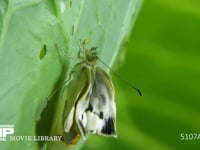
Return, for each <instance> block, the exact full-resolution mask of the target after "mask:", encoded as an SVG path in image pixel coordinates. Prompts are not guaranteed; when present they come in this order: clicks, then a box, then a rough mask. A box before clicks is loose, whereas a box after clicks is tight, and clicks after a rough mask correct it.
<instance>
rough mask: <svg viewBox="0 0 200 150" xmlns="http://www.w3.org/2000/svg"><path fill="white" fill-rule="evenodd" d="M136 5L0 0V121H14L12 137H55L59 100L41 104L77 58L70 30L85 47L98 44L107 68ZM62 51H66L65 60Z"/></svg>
mask: <svg viewBox="0 0 200 150" xmlns="http://www.w3.org/2000/svg"><path fill="white" fill-rule="evenodd" d="M140 5H141V0H125V1H114V0H111V1H106V0H102V1H98V0H93V1H92V0H90V1H89V0H69V1H64V0H63V1H57V0H55V1H48V0H44V1H42V0H41V1H40V0H32V1H31V0H30V1H25V0H24V1H23V0H15V1H9V0H8V1H0V68H1V73H0V83H1V84H0V124H13V125H14V126H15V128H14V129H15V133H14V136H23V135H30V136H34V135H42V134H48V135H49V134H50V135H51V134H53V135H57V133H58V132H57V131H60V130H61V124H60V120H61V118H57V117H59V116H60V115H61V113H62V106H63V103H64V102H62V101H57V99H55V98H54V101H50V102H48V103H47V107H46V101H45V98H46V97H48V96H49V95H51V93H52V92H53V91H54V90H55V89H59V85H60V81H62V79H63V77H64V76H65V74H66V73H65V71H66V70H65V69H67V70H70V68H71V67H72V66H73V64H74V63H76V62H77V59H76V58H77V57H76V56H77V51H78V45H77V41H76V40H75V38H74V36H73V35H72V30H73V29H74V31H75V33H76V35H77V38H78V39H88V40H89V43H88V44H87V45H86V46H87V47H91V46H97V47H98V51H99V53H100V54H99V57H100V58H101V59H102V60H103V61H104V62H105V63H106V64H108V65H109V66H111V65H112V64H113V62H114V60H115V58H116V56H117V54H118V51H119V48H120V46H121V44H122V42H123V41H124V40H125V39H126V38H127V36H128V34H129V32H130V30H131V28H132V25H133V22H134V20H135V18H136V14H137V12H138V10H139V8H140ZM62 52H70V57H69V58H67V57H66V56H64V57H66V58H65V59H64V60H66V61H67V62H66V64H65V63H63V61H62V60H63V59H62V58H61V57H60V54H61V55H62ZM71 57H72V58H73V59H71ZM67 64H69V66H68V67H67V68H66V66H67ZM99 65H100V66H102V67H103V68H105V66H103V65H102V64H100V63H99ZM105 69H107V68H105ZM107 70H108V69H107ZM51 100H53V99H51ZM60 106H61V108H60ZM44 108H45V109H44ZM41 112H42V116H40V114H41ZM38 120H39V123H38ZM36 125H37V128H36ZM42 129H44V131H42ZM36 133H37V134H36ZM11 136H12V135H11ZM58 145H59V144H58ZM0 146H1V148H2V149H38V143H37V142H27V141H20V142H4V143H0ZM40 146H41V145H40ZM59 146H60V145H59ZM61 147H62V148H60V149H66V147H65V145H63V146H62V145H61Z"/></svg>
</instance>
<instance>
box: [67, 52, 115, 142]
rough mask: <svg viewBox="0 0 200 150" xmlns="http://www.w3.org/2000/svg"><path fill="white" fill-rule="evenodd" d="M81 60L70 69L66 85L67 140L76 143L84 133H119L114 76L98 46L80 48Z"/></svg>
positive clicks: (110, 134) (105, 134) (84, 135)
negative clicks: (102, 64)
mask: <svg viewBox="0 0 200 150" xmlns="http://www.w3.org/2000/svg"><path fill="white" fill-rule="evenodd" d="M79 57H80V58H81V59H82V61H81V62H79V63H77V64H76V65H75V66H74V68H73V69H72V70H71V73H70V80H69V82H68V83H67V85H66V86H65V87H64V89H63V92H64V94H63V95H64V99H65V100H66V104H65V108H64V112H63V128H64V140H65V142H66V143H69V144H76V143H77V142H78V141H79V139H80V137H82V138H83V139H85V138H86V135H87V134H97V135H104V136H111V137H116V136H117V135H116V104H115V92H114V86H113V83H112V79H111V78H110V77H109V75H108V74H107V73H106V72H105V71H104V70H103V69H101V68H100V67H97V66H96V61H97V60H98V56H97V51H96V48H91V49H85V51H84V55H81V52H79Z"/></svg>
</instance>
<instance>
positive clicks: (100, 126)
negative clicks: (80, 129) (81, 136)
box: [85, 67, 116, 137]
mask: <svg viewBox="0 0 200 150" xmlns="http://www.w3.org/2000/svg"><path fill="white" fill-rule="evenodd" d="M114 95H115V92H114V87H113V84H112V80H111V78H110V77H109V75H108V74H107V73H106V72H105V71H104V70H102V69H101V68H99V67H97V68H96V74H95V80H94V84H93V87H92V93H91V96H90V103H89V106H88V108H87V109H86V116H87V117H86V118H87V124H86V127H85V128H86V131H87V132H88V133H92V134H99V135H105V136H114V137H116V104H115V97H114Z"/></svg>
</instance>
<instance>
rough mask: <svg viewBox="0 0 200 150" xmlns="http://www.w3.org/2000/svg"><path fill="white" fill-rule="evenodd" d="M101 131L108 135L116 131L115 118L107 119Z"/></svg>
mask: <svg viewBox="0 0 200 150" xmlns="http://www.w3.org/2000/svg"><path fill="white" fill-rule="evenodd" d="M101 132H102V133H104V134H108V135H110V134H113V133H115V123H114V119H113V118H108V119H107V120H105V125H104V126H103V129H102V130H101Z"/></svg>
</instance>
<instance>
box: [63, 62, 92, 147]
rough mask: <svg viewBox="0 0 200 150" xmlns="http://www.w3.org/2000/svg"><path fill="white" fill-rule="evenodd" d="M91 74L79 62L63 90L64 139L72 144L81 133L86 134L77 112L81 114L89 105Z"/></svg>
mask: <svg viewBox="0 0 200 150" xmlns="http://www.w3.org/2000/svg"><path fill="white" fill-rule="evenodd" d="M90 74H91V72H90V69H88V67H87V66H86V65H84V64H82V63H78V64H77V65H75V67H74V68H73V69H72V75H73V76H72V79H71V80H70V81H69V82H68V84H67V86H65V88H64V90H63V92H64V94H63V96H64V97H63V98H64V99H66V103H65V107H64V111H63V128H64V139H65V141H66V142H67V143H70V144H73V143H74V144H76V143H77V142H78V140H79V138H80V135H81V136H82V137H84V136H85V130H84V128H82V125H81V124H80V123H79V119H77V118H80V116H78V117H77V114H79V115H80V114H81V112H79V111H81V110H85V109H86V108H87V107H88V103H89V99H88V93H89V90H90V89H91V82H90V80H91V76H90ZM87 99H88V100H87ZM77 111H78V112H77Z"/></svg>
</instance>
